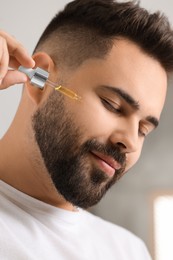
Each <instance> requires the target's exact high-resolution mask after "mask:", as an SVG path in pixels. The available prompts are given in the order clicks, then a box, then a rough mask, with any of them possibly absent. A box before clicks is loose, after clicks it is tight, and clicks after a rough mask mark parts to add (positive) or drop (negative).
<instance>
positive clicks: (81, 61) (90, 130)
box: [0, 0, 173, 260]
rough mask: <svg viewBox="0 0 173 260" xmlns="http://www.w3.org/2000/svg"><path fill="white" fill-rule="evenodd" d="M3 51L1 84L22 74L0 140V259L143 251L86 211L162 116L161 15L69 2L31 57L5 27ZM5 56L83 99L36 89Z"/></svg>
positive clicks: (169, 55) (168, 43) (169, 54)
mask: <svg viewBox="0 0 173 260" xmlns="http://www.w3.org/2000/svg"><path fill="white" fill-rule="evenodd" d="M7 47H8V51H7ZM1 50H2V54H1V65H2V68H1V70H0V74H1V78H2V79H1V88H2V89H3V88H6V87H8V86H9V85H10V84H14V83H17V82H25V87H24V90H23V93H22V98H21V102H20V105H19V108H18V111H17V113H16V116H15V118H14V120H13V122H12V124H11V126H10V128H9V130H8V131H7V133H6V134H5V136H4V137H3V138H2V140H1V143H0V177H1V182H0V196H1V200H0V208H1V211H0V234H1V235H0V257H1V259H70V260H71V259H75V260H77V259H109V260H111V259H118V260H125V259H131V260H139V259H140V260H143V259H150V256H149V254H148V252H147V250H146V248H145V246H144V245H143V243H142V242H141V241H140V239H138V238H137V237H136V236H134V235H133V234H131V233H130V232H128V231H126V230H124V229H123V228H120V227H118V226H116V225H113V224H111V223H108V222H106V221H104V220H101V219H100V218H98V217H95V216H93V215H91V214H90V213H88V212H87V211H85V209H87V208H89V207H91V206H92V205H94V204H96V203H97V202H99V201H100V199H101V198H102V197H103V195H104V194H105V193H106V191H107V190H108V189H109V188H110V187H111V186H112V185H113V184H114V183H115V182H116V181H117V180H119V179H120V178H121V177H122V176H123V174H125V173H126V172H127V171H128V170H129V169H130V168H131V167H132V166H133V165H134V164H135V163H136V162H137V160H138V159H139V156H140V153H141V149H142V146H143V143H144V139H145V137H146V136H147V135H148V134H149V133H150V132H151V131H152V130H154V129H155V128H156V127H157V125H158V123H159V118H160V114H161V111H162V109H163V105H164V102H165V96H166V88H167V75H168V73H169V72H171V71H172V69H173V33H172V31H171V29H170V26H169V23H168V22H167V20H166V18H165V17H164V16H161V15H160V14H159V13H155V14H149V13H148V12H147V11H146V10H144V9H142V8H140V7H139V6H138V5H137V4H135V3H133V2H128V3H117V2H115V1H113V0H109V1H108V0H95V1H91V0H86V1H83V0H76V1H74V2H71V3H69V4H68V5H67V6H66V7H65V9H64V11H62V12H61V13H59V14H58V15H57V16H56V17H55V18H54V19H53V20H52V21H51V23H50V24H49V25H48V27H47V28H46V30H45V31H44V33H43V35H42V36H41V38H40V40H39V42H38V44H37V46H36V48H35V51H34V55H33V60H34V61H33V60H32V59H31V58H30V57H29V56H28V55H27V54H26V52H25V50H24V49H23V47H21V46H20V45H19V44H18V43H16V41H15V40H14V39H13V38H11V37H10V36H9V35H7V34H6V33H4V32H1ZM4 53H5V54H4ZM8 59H9V62H8ZM8 63H9V65H10V66H11V67H13V68H17V67H18V66H19V65H20V64H22V65H23V66H26V67H33V66H34V63H35V66H36V67H40V68H42V69H45V70H46V71H49V73H50V80H51V81H53V82H57V85H62V86H64V87H66V88H69V89H71V90H72V91H74V92H75V93H77V94H78V95H79V96H80V97H81V100H72V99H70V98H69V97H67V96H65V95H63V94H61V93H59V92H58V91H55V90H54V89H52V88H51V87H49V86H48V85H47V86H46V87H45V88H44V90H43V91H41V90H40V89H38V88H37V87H34V86H32V84H31V83H30V81H29V80H27V77H26V75H24V74H22V73H20V72H17V71H8V72H7V65H8ZM6 72H7V73H6Z"/></svg>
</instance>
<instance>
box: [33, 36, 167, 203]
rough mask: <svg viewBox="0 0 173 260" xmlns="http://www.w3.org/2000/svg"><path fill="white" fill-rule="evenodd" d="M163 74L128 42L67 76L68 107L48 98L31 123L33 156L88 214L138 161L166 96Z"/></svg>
mask: <svg viewBox="0 0 173 260" xmlns="http://www.w3.org/2000/svg"><path fill="white" fill-rule="evenodd" d="M166 85H167V77H166V73H165V71H164V69H163V68H162V67H161V65H160V64H159V63H158V62H157V61H156V60H154V59H153V58H151V57H149V56H147V55H146V54H144V53H143V52H141V50H140V49H139V48H138V47H137V46H136V45H135V44H133V43H132V42H130V41H127V40H123V39H122V40H118V41H116V42H115V46H114V47H113V48H112V50H111V52H110V53H109V55H108V56H107V57H106V58H105V59H102V60H98V59H95V60H88V61H86V62H85V63H83V65H81V66H80V67H79V68H78V69H77V70H76V71H75V72H74V73H72V74H70V76H69V79H68V82H67V84H66V87H68V88H71V89H72V90H74V91H75V92H77V93H78V94H79V95H80V96H81V97H82V99H81V101H74V100H71V99H69V98H68V97H64V96H62V95H61V94H60V93H58V92H52V93H51V94H50V96H49V98H48V100H47V101H46V102H45V103H44V104H43V105H42V106H41V107H40V108H39V109H38V111H37V112H36V113H35V115H34V117H33V129H34V132H35V137H36V142H37V144H38V146H39V148H40V152H41V156H42V158H43V160H44V164H45V166H46V168H47V171H48V173H49V176H50V177H51V179H52V181H53V183H54V185H55V187H56V189H57V191H58V192H59V193H60V194H61V195H63V196H64V198H65V199H66V200H67V201H69V202H71V203H72V204H74V205H76V206H79V207H82V208H88V207H90V206H92V205H94V204H96V203H97V202H98V201H99V200H100V199H101V198H102V196H103V195H104V194H105V192H106V191H107V190H108V189H109V188H110V187H111V186H112V185H113V184H114V183H115V182H116V181H117V180H118V179H119V178H120V177H121V176H122V175H123V174H124V173H125V172H127V171H128V170H129V169H130V168H131V167H132V166H133V165H134V164H135V163H136V161H137V160H138V158H139V156H140V153H141V149H142V145H143V142H144V138H145V136H146V135H147V134H149V133H150V132H151V131H152V130H153V129H154V128H155V126H156V125H157V123H158V120H159V118H160V113H161V110H162V108H163V104H164V100H165V95H166Z"/></svg>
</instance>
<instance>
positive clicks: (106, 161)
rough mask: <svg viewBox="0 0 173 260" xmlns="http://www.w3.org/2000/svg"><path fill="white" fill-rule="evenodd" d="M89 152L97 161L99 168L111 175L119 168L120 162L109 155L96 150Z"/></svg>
mask: <svg viewBox="0 0 173 260" xmlns="http://www.w3.org/2000/svg"><path fill="white" fill-rule="evenodd" d="M91 154H92V155H93V156H94V157H95V158H96V159H97V161H98V162H99V166H100V168H102V170H103V171H104V172H105V173H107V175H109V176H111V177H112V176H113V175H114V174H115V171H116V170H119V169H120V168H121V164H120V163H118V162H117V161H116V160H114V159H113V158H112V157H110V156H107V155H105V154H102V153H99V152H97V151H92V152H91Z"/></svg>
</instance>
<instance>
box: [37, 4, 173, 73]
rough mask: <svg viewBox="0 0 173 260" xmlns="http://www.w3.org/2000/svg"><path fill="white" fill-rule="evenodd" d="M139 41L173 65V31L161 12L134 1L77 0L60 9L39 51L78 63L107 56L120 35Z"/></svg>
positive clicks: (167, 67) (64, 61) (168, 66)
mask: <svg viewBox="0 0 173 260" xmlns="http://www.w3.org/2000/svg"><path fill="white" fill-rule="evenodd" d="M119 37H123V38H126V39H129V40H132V41H133V42H135V43H136V44H137V45H138V46H139V47H140V48H141V49H142V50H144V51H145V52H146V53H147V54H148V55H151V56H152V57H154V58H156V59H157V60H158V61H159V62H160V63H161V64H162V66H163V67H164V68H165V70H166V71H167V72H169V71H172V69H173V31H172V29H171V28H170V24H169V22H168V20H167V18H166V17H165V16H164V15H163V14H161V13H160V12H155V13H152V14H150V13H149V12H148V11H147V10H145V9H143V8H141V7H140V6H139V4H138V3H136V2H134V1H129V2H124V3H120V2H117V1H114V0H75V1H73V2H70V3H69V4H67V5H66V7H65V8H64V10H63V11H61V12H60V13H58V14H57V15H56V16H55V17H54V18H53V19H52V21H51V22H50V24H49V25H48V26H47V28H46V29H45V31H44V32H43V34H42V36H41V38H40V40H39V42H38V44H37V46H36V48H35V51H40V50H42V51H46V52H47V53H48V54H49V55H50V56H51V57H52V58H53V60H54V61H55V62H57V63H58V66H63V65H67V66H69V67H72V68H73V67H77V66H79V65H80V64H81V63H82V62H83V61H84V60H86V59H89V58H94V57H95V58H103V57H104V55H106V54H107V53H108V52H109V50H111V48H112V46H113V43H114V41H113V40H115V39H116V38H117V39H118V38H119Z"/></svg>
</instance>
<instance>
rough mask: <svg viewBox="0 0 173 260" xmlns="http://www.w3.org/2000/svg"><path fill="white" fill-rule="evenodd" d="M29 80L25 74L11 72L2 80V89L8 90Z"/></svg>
mask: <svg viewBox="0 0 173 260" xmlns="http://www.w3.org/2000/svg"><path fill="white" fill-rule="evenodd" d="M27 80H28V78H27V76H26V75H25V74H24V73H21V72H19V71H13V70H9V71H8V72H7V74H6V75H5V77H4V78H3V79H1V80H0V89H6V88H8V87H10V86H12V85H14V84H20V83H25V82H26V81H27Z"/></svg>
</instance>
